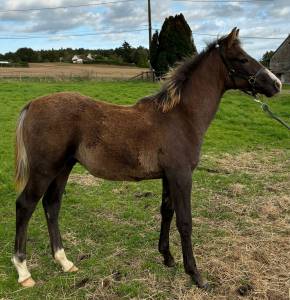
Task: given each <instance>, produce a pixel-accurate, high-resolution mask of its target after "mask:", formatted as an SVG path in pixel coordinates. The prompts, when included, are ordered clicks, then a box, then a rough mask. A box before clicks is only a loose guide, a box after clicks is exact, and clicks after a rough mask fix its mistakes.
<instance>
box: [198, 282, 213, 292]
mask: <svg viewBox="0 0 290 300" xmlns="http://www.w3.org/2000/svg"><path fill="white" fill-rule="evenodd" d="M199 288H201V289H203V290H204V291H206V292H211V291H212V290H213V286H212V285H211V284H210V283H208V282H206V283H204V284H203V285H202V286H200V287H199Z"/></svg>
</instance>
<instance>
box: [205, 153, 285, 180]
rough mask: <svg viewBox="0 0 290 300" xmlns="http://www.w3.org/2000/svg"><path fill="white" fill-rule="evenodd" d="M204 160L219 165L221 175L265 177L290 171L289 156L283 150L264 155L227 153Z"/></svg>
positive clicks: (218, 169) (206, 156)
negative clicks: (238, 174)
mask: <svg viewBox="0 0 290 300" xmlns="http://www.w3.org/2000/svg"><path fill="white" fill-rule="evenodd" d="M202 158H203V159H204V160H205V161H211V162H213V163H214V164H215V165H217V171H219V172H220V173H233V172H243V173H247V174H256V175H261V176H265V175H267V174H270V173H273V172H286V171H289V166H290V157H289V154H288V153H287V151H283V150H271V151H268V152H263V154H261V152H260V151H255V152H243V153H238V154H237V155H232V154H228V153H225V154H223V155H222V156H218V157H213V156H209V155H204V156H203V157H202Z"/></svg>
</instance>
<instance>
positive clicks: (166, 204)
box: [158, 177, 174, 267]
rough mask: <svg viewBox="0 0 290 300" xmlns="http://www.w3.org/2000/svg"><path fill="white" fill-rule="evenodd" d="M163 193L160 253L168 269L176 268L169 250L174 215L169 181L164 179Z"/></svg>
mask: <svg viewBox="0 0 290 300" xmlns="http://www.w3.org/2000/svg"><path fill="white" fill-rule="evenodd" d="M162 184H163V191H162V204H161V208H160V212H161V218H162V219H161V230H160V238H159V245H158V248H159V252H160V253H161V254H162V255H163V257H164V264H165V265H166V266H168V267H173V266H174V258H173V256H172V255H171V253H170V250H169V231H170V224H171V221H172V217H173V214H174V208H173V201H172V199H170V197H169V187H168V181H167V179H166V178H165V177H164V178H163V179H162Z"/></svg>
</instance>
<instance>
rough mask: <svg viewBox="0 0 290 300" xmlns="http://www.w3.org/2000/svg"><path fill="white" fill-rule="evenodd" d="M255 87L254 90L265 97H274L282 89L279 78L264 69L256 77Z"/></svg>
mask: <svg viewBox="0 0 290 300" xmlns="http://www.w3.org/2000/svg"><path fill="white" fill-rule="evenodd" d="M255 85H256V90H257V91H258V92H259V93H261V94H264V95H266V96H267V97H272V96H274V95H276V94H277V93H279V92H280V91H281V89H282V83H281V81H280V80H279V78H277V77H276V76H275V75H274V74H273V73H272V72H270V71H269V70H268V69H266V68H263V69H262V70H260V72H259V74H257V75H256V82H255Z"/></svg>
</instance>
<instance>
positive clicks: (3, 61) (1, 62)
mask: <svg viewBox="0 0 290 300" xmlns="http://www.w3.org/2000/svg"><path fill="white" fill-rule="evenodd" d="M7 65H10V62H9V61H6V60H0V66H1V67H2V66H7Z"/></svg>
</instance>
